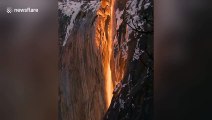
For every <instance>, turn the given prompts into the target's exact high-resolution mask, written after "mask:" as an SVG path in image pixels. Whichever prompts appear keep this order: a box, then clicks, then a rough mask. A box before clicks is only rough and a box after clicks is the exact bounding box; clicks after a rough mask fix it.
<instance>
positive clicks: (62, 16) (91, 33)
mask: <svg viewBox="0 0 212 120" xmlns="http://www.w3.org/2000/svg"><path fill="white" fill-rule="evenodd" d="M58 4H59V10H58V12H59V43H60V44H59V46H60V54H59V55H60V56H59V57H60V61H59V65H60V66H59V71H60V86H59V120H101V119H105V120H121V119H124V120H136V119H139V120H142V119H143V120H149V119H151V114H152V90H153V88H152V80H153V52H152V46H153V4H152V1H151V0H116V1H115V0H114V1H109V0H102V1H85V0H84V1H74V0H73V1H72V0H71V1H68V2H67V1H63V2H59V3H58ZM114 87H115V89H114ZM113 89H114V90H113ZM112 96H113V98H112ZM111 99H112V101H111Z"/></svg>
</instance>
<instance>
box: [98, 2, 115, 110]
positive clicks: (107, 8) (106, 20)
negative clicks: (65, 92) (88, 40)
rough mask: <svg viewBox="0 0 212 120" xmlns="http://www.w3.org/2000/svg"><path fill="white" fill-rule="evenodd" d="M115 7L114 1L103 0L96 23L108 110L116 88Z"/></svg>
mask: <svg viewBox="0 0 212 120" xmlns="http://www.w3.org/2000/svg"><path fill="white" fill-rule="evenodd" d="M113 7H114V1H113V0H112V1H111V2H109V1H108V0H102V1H101V7H100V8H99V10H98V11H97V15H98V19H97V21H96V45H97V48H98V49H99V51H100V53H101V54H102V64H103V70H104V83H105V86H104V91H105V102H106V108H108V107H109V105H110V102H111V99H112V96H113V86H114V85H113V80H112V73H111V67H110V61H111V55H112V48H113V46H112V43H113V39H112V37H113V35H112V34H113Z"/></svg>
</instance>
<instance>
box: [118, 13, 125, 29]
mask: <svg viewBox="0 0 212 120" xmlns="http://www.w3.org/2000/svg"><path fill="white" fill-rule="evenodd" d="M123 12H124V10H122V11H119V9H117V10H116V19H117V23H116V30H118V29H119V26H120V25H121V23H122V22H123V19H121V16H122V15H123Z"/></svg>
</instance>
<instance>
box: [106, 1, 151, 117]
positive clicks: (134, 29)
mask: <svg viewBox="0 0 212 120" xmlns="http://www.w3.org/2000/svg"><path fill="white" fill-rule="evenodd" d="M116 3H117V4H116V11H115V12H116V18H117V24H116V36H115V39H114V50H115V51H114V61H115V71H116V73H115V74H116V78H117V79H116V80H117V82H119V81H120V82H119V83H118V84H117V85H116V87H115V89H114V92H113V94H114V95H113V99H112V101H111V105H110V107H109V109H108V111H107V113H106V115H105V117H104V119H105V120H151V119H152V115H153V114H152V112H153V109H152V104H153V98H152V97H153V49H152V48H153V2H152V1H151V0H129V1H122V0H117V2H116Z"/></svg>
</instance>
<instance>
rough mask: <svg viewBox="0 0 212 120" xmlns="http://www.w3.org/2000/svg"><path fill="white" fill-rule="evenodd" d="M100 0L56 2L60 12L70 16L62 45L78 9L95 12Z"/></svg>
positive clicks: (66, 38)
mask: <svg viewBox="0 0 212 120" xmlns="http://www.w3.org/2000/svg"><path fill="white" fill-rule="evenodd" d="M99 6H100V2H98V1H90V2H86V1H81V2H74V1H67V2H58V8H59V10H61V11H62V13H63V14H64V15H66V16H69V17H70V24H69V25H68V26H67V30H66V36H65V39H64V41H63V46H65V45H66V42H67V40H68V37H69V36H70V33H71V30H72V29H73V26H74V21H75V19H76V16H77V15H78V13H79V12H80V11H83V12H88V11H90V12H91V11H92V12H95V11H96V10H97V8H99Z"/></svg>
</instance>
